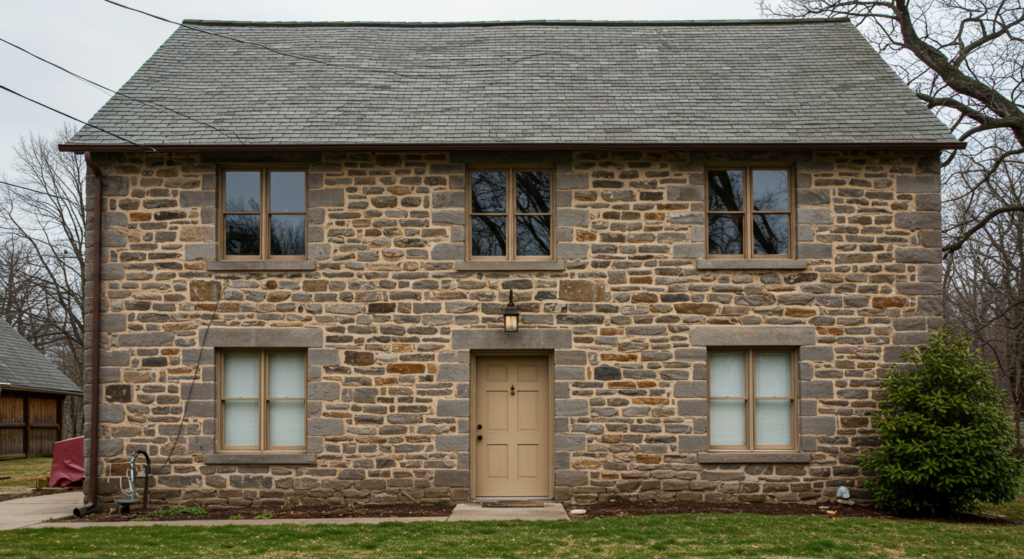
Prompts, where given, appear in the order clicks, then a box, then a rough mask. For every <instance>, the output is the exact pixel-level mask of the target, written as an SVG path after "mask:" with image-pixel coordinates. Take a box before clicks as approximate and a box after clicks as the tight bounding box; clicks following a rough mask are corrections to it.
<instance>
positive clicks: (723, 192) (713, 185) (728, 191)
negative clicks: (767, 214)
mask: <svg viewBox="0 0 1024 559" xmlns="http://www.w3.org/2000/svg"><path fill="white" fill-rule="evenodd" d="M708 202H709V207H708V210H709V211H713V212H741V211H743V171H710V172H708Z"/></svg>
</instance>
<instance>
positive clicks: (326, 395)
mask: <svg viewBox="0 0 1024 559" xmlns="http://www.w3.org/2000/svg"><path fill="white" fill-rule="evenodd" d="M306 397H307V398H309V399H310V400H322V401H327V402H336V401H337V400H338V399H339V398H340V397H341V385H340V384H338V383H336V382H311V383H309V384H307V385H306Z"/></svg>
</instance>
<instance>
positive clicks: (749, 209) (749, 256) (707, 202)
mask: <svg viewBox="0 0 1024 559" xmlns="http://www.w3.org/2000/svg"><path fill="white" fill-rule="evenodd" d="M737 170H742V171H743V211H742V212H725V211H712V210H711V173H712V172H713V171H737ZM754 171H788V173H789V209H788V210H787V211H784V212H780V211H754V204H753V199H754V180H753V179H754ZM704 184H706V185H707V186H706V187H705V188H704V230H705V233H704V247H705V248H704V253H705V258H706V259H708V260H792V259H794V258H796V168H795V167H794V166H793V165H771V164H759V163H737V164H735V165H709V166H707V167H706V168H705V169H704ZM712 214H732V215H739V214H742V215H743V254H711V215H712ZM755 214H778V215H788V216H789V220H788V224H789V246H788V247H787V248H788V249H789V252H788V253H787V254H754V215H755Z"/></svg>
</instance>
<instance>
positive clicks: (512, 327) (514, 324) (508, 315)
mask: <svg viewBox="0 0 1024 559" xmlns="http://www.w3.org/2000/svg"><path fill="white" fill-rule="evenodd" d="M505 331H506V332H518V331H519V309H517V308H516V305H515V303H513V302H512V290H511V289H509V290H508V306H507V307H505Z"/></svg>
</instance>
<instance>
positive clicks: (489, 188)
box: [467, 167, 555, 260]
mask: <svg viewBox="0 0 1024 559" xmlns="http://www.w3.org/2000/svg"><path fill="white" fill-rule="evenodd" d="M551 175H552V173H551V171H550V169H537V168H520V167H500V168H499V167H490V168H483V169H471V170H470V171H469V179H470V180H469V184H470V189H469V193H468V196H469V200H468V204H467V205H468V216H467V217H468V221H469V223H468V227H467V229H468V232H469V237H470V239H469V240H470V242H469V243H467V245H469V246H468V253H469V254H468V257H469V258H470V259H473V260H551V259H552V258H554V252H553V246H554V243H552V238H551V232H552V231H553V230H554V227H555V223H554V219H555V216H554V212H553V211H552V209H551V201H552V200H553V199H554V194H553V192H554V186H553V185H552V181H551Z"/></svg>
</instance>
